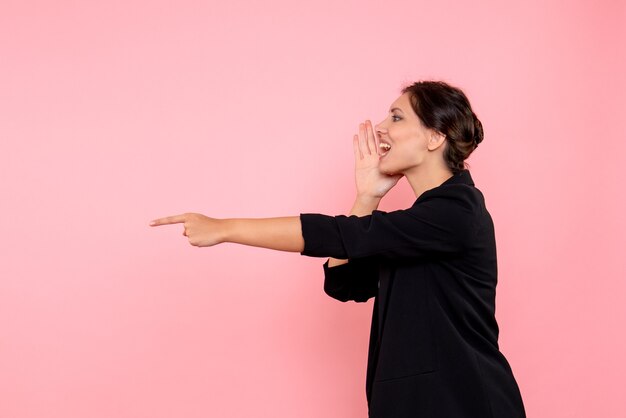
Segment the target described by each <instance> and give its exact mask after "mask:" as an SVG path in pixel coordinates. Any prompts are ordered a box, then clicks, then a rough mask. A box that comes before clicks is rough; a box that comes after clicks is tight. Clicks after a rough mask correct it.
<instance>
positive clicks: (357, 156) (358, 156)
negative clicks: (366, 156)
mask: <svg viewBox="0 0 626 418" xmlns="http://www.w3.org/2000/svg"><path fill="white" fill-rule="evenodd" d="M352 147H353V148H354V161H359V160H361V159H362V158H363V156H362V155H361V152H360V151H359V136H358V135H354V136H353V137H352Z"/></svg>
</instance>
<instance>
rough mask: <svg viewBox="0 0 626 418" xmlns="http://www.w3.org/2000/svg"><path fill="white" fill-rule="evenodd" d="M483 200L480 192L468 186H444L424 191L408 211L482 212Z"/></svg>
mask: <svg viewBox="0 0 626 418" xmlns="http://www.w3.org/2000/svg"><path fill="white" fill-rule="evenodd" d="M484 204H485V199H484V196H483V194H482V192H481V191H480V190H479V189H478V188H476V187H475V186H473V185H470V184H445V185H441V186H439V187H435V188H434V189H430V190H427V191H425V192H424V193H422V194H421V195H420V197H419V198H418V199H417V200H416V201H415V203H413V206H411V208H410V209H412V210H418V211H419V210H423V209H433V210H435V209H436V210H442V211H453V212H457V211H462V212H466V213H476V212H482V210H483V208H484Z"/></svg>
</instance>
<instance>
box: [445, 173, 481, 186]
mask: <svg viewBox="0 0 626 418" xmlns="http://www.w3.org/2000/svg"><path fill="white" fill-rule="evenodd" d="M446 184H468V185H470V186H474V180H473V179H472V176H471V174H470V172H469V170H467V169H466V170H463V171H460V172H458V173H456V174H455V175H453V176H452V177H450V178H449V179H448V180H446V181H444V182H443V183H441V186H445V185H446Z"/></svg>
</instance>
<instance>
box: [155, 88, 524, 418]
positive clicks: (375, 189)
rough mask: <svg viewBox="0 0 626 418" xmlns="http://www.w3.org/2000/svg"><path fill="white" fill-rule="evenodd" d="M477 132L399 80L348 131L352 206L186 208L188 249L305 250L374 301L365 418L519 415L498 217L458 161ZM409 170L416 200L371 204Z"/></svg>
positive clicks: (457, 100)
mask: <svg viewBox="0 0 626 418" xmlns="http://www.w3.org/2000/svg"><path fill="white" fill-rule="evenodd" d="M482 140H483V128H482V124H481V122H480V121H479V120H478V118H477V117H476V115H475V114H474V112H473V111H472V108H471V106H470V103H469V101H468V99H467V97H466V96H465V94H464V93H463V92H462V91H461V90H460V89H458V88H456V87H453V86H450V85H449V84H447V83H444V82H441V81H420V82H416V83H414V84H412V85H409V86H407V87H405V88H403V89H402V94H401V95H400V97H398V98H397V99H396V100H395V101H394V103H393V104H392V105H391V107H390V110H389V114H388V115H387V117H386V118H385V119H384V120H383V121H381V122H380V123H379V124H378V125H376V127H375V131H374V129H373V127H372V126H371V124H370V122H369V121H366V122H365V123H363V124H361V125H360V127H359V135H358V136H357V135H355V136H354V138H353V145H354V156H355V160H356V186H357V197H356V200H355V202H354V206H353V208H352V211H351V213H350V215H348V216H345V215H337V216H329V215H323V214H318V213H301V214H300V215H299V216H288V217H278V218H263V219H240V218H231V219H216V218H210V217H207V216H204V215H201V214H198V213H185V214H181V215H176V216H169V217H166V218H161V219H157V220H155V221H153V222H152V223H151V224H150V225H166V224H173V223H182V224H183V226H184V231H183V235H184V236H186V237H188V238H189V242H190V244H191V245H194V246H199V247H208V246H212V245H216V244H219V243H222V242H233V243H239V244H244V245H252V246H256V247H264V248H271V249H275V250H282V251H293V252H299V253H300V254H302V255H306V256H311V257H329V259H328V260H327V261H326V262H325V263H324V264H323V268H324V275H325V278H324V290H325V292H326V293H327V294H328V295H329V296H331V297H333V298H335V299H338V300H340V301H343V302H345V301H349V300H352V301H356V302H365V301H367V300H368V299H370V298H372V297H374V298H375V299H374V312H373V315H372V326H371V334H370V344H369V356H368V365H367V379H366V396H367V402H368V407H369V416H370V417H372V418H395V417H398V418H405V417H406V418H408V417H411V418H413V417H433V418H465V417H467V418H470V417H471V418H522V417H525V416H526V414H525V410H524V405H523V402H522V397H521V394H520V390H519V387H518V385H517V382H516V381H515V378H514V376H513V372H512V370H511V367H510V366H509V363H508V361H507V360H506V358H505V357H504V355H503V354H502V353H501V352H500V350H499V347H498V332H499V328H498V324H497V322H496V319H495V295H496V283H497V260H496V243H495V235H494V226H493V222H492V219H491V216H490V214H489V212H488V211H487V208H486V207H485V200H484V197H483V194H482V193H481V192H480V190H479V189H478V188H476V187H475V185H474V182H473V180H472V177H471V175H470V172H469V170H468V169H467V168H466V166H465V159H467V157H468V156H469V155H470V154H471V153H472V152H473V151H474V149H476V147H477V146H478V144H479V143H480V142H481V141H482ZM402 176H405V177H406V179H407V181H408V182H409V184H410V185H411V188H412V189H413V191H414V193H415V196H416V200H415V202H414V203H413V205H412V206H411V207H409V208H407V209H402V210H395V211H391V212H384V211H380V210H378V209H377V208H378V204H379V203H380V200H381V199H382V197H383V196H384V195H385V194H386V193H387V192H388V191H389V190H390V189H391V188H392V187H393V186H394V185H395V184H396V183H397V182H398V180H399V179H400V178H401V177H402Z"/></svg>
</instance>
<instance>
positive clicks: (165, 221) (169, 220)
mask: <svg viewBox="0 0 626 418" xmlns="http://www.w3.org/2000/svg"><path fill="white" fill-rule="evenodd" d="M185 218H186V215H185V214H182V215H174V216H166V217H165V218H159V219H155V220H153V221H151V222H150V226H157V225H169V224H178V223H181V222H185Z"/></svg>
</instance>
